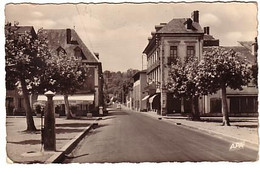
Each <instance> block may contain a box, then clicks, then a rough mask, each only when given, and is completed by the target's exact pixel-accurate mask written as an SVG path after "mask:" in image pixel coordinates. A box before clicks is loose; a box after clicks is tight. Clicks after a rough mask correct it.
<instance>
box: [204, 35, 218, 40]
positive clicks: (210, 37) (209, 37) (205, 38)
mask: <svg viewBox="0 0 260 175" xmlns="http://www.w3.org/2000/svg"><path fill="white" fill-rule="evenodd" d="M203 40H216V39H215V38H214V37H213V36H212V35H204V36H203Z"/></svg>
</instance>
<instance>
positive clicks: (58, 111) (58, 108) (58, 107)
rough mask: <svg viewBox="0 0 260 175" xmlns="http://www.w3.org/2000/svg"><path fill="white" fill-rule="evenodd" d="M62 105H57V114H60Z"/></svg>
mask: <svg viewBox="0 0 260 175" xmlns="http://www.w3.org/2000/svg"><path fill="white" fill-rule="evenodd" d="M60 108H61V107H60V106H59V105H57V106H56V107H55V113H56V114H59V113H60Z"/></svg>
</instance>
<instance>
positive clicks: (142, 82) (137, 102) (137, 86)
mask: <svg viewBox="0 0 260 175" xmlns="http://www.w3.org/2000/svg"><path fill="white" fill-rule="evenodd" d="M133 79H134V83H133V91H132V99H131V100H132V104H133V106H131V107H132V109H134V110H137V111H147V108H148V103H147V100H143V99H144V98H145V97H146V96H147V95H148V93H147V92H146V90H145V87H146V79H147V78H146V71H145V70H142V71H139V72H137V73H136V74H135V75H134V76H133Z"/></svg>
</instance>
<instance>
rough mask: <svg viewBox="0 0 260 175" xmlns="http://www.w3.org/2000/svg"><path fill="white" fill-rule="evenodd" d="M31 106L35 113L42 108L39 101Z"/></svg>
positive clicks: (39, 111) (38, 112)
mask: <svg viewBox="0 0 260 175" xmlns="http://www.w3.org/2000/svg"><path fill="white" fill-rule="evenodd" d="M33 108H34V110H35V112H36V114H40V113H41V112H42V110H43V108H44V105H43V104H42V103H40V102H36V103H34V104H33Z"/></svg>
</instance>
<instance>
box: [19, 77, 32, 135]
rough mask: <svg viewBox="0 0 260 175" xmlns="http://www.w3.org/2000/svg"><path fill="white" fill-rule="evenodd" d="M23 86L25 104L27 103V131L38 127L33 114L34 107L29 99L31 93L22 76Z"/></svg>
mask: <svg viewBox="0 0 260 175" xmlns="http://www.w3.org/2000/svg"><path fill="white" fill-rule="evenodd" d="M20 81H21V86H22V91H23V98H24V105H25V113H26V123H27V129H26V130H27V131H36V127H35V125H34V121H33V116H32V108H31V105H30V100H29V93H28V90H27V87H26V83H25V79H24V78H21V79H20Z"/></svg>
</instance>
